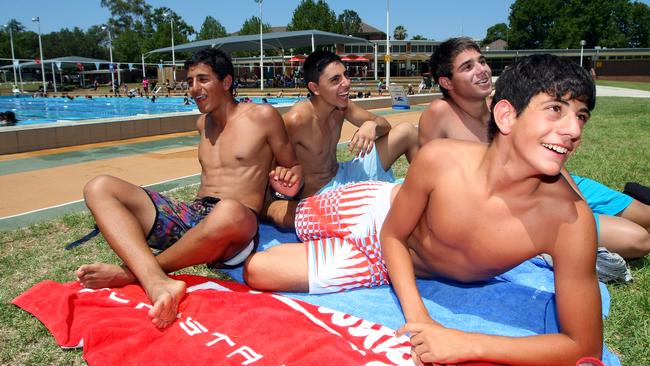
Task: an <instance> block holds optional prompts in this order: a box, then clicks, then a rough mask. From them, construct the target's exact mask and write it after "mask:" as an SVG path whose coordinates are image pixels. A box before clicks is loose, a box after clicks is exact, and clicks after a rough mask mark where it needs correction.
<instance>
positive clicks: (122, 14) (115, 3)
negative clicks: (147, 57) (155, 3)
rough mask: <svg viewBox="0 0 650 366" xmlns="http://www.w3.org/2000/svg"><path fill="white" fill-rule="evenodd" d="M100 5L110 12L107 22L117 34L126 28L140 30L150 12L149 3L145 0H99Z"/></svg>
mask: <svg viewBox="0 0 650 366" xmlns="http://www.w3.org/2000/svg"><path fill="white" fill-rule="evenodd" d="M100 5H101V6H102V7H103V8H108V10H109V11H110V12H111V18H110V19H109V20H108V24H109V25H110V26H111V28H112V30H113V31H114V32H115V33H116V34H118V35H119V34H120V33H122V32H124V31H127V30H136V31H138V32H140V31H141V30H142V26H143V24H144V22H145V19H146V17H147V16H149V15H150V14H151V5H148V4H147V2H146V0H101V1H100Z"/></svg>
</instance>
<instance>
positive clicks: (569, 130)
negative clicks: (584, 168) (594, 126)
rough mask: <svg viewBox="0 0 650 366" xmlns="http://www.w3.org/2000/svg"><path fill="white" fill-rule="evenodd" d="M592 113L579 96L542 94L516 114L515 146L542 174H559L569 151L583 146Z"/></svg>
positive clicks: (514, 128)
mask: <svg viewBox="0 0 650 366" xmlns="http://www.w3.org/2000/svg"><path fill="white" fill-rule="evenodd" d="M513 109H514V108H513ZM590 116H591V113H590V112H589V109H588V108H587V106H586V104H585V103H584V102H582V101H580V100H578V99H569V96H568V95H566V96H564V97H562V98H556V97H555V96H551V95H549V94H546V93H539V94H537V95H535V96H534V97H532V98H531V99H530V102H529V103H528V106H527V107H526V108H525V109H524V110H523V111H522V112H521V113H520V115H519V116H516V117H515V123H514V124H513V125H512V134H513V140H514V146H515V148H516V149H517V150H518V151H520V152H521V155H522V158H523V159H524V160H526V161H528V163H529V164H530V165H531V166H533V167H536V168H537V170H539V171H540V172H541V173H542V174H544V175H551V176H552V175H557V174H559V172H560V169H561V168H562V166H563V165H564V163H565V162H566V160H567V158H568V157H569V154H571V152H573V151H575V150H576V149H577V148H578V146H579V145H580V141H581V137H582V129H583V127H584V125H585V123H587V121H588V120H589V117H590Z"/></svg>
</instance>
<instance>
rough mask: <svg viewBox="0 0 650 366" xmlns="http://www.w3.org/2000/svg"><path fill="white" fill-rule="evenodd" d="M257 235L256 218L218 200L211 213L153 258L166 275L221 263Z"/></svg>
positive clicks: (239, 206) (227, 201) (244, 209)
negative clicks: (195, 266)
mask: <svg viewBox="0 0 650 366" xmlns="http://www.w3.org/2000/svg"><path fill="white" fill-rule="evenodd" d="M256 234H257V216H256V215H255V213H254V212H253V211H252V210H251V209H250V208H248V207H247V206H244V205H243V204H242V203H240V202H239V201H235V200H231V199H223V200H220V201H219V202H218V203H217V204H215V205H214V207H213V208H212V211H211V212H210V213H209V214H208V215H207V216H206V217H205V218H204V219H203V220H201V222H199V223H198V224H197V225H196V226H194V227H193V228H192V229H190V230H188V231H187V233H185V234H184V235H183V236H182V237H181V238H180V239H179V240H178V241H177V242H176V243H175V244H174V245H172V246H171V247H169V248H167V249H165V250H164V251H163V252H162V253H160V254H159V255H158V256H157V257H156V259H157V260H158V263H159V264H160V267H161V268H162V269H163V270H164V271H165V272H166V273H170V272H174V271H177V270H179V269H182V268H186V267H190V266H193V265H196V264H204V263H212V262H223V261H227V260H228V259H230V258H232V257H234V256H236V255H237V254H238V253H239V252H241V251H242V250H244V249H245V248H246V247H248V245H249V244H250V243H251V241H252V240H253V239H254V237H255V235H256Z"/></svg>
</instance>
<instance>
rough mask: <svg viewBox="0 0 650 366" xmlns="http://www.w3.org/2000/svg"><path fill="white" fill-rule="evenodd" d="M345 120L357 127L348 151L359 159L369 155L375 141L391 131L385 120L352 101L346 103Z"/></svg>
mask: <svg viewBox="0 0 650 366" xmlns="http://www.w3.org/2000/svg"><path fill="white" fill-rule="evenodd" d="M345 119H347V120H348V121H349V122H350V123H352V124H353V125H355V126H357V127H359V129H358V130H357V132H355V133H354V136H352V139H351V140H350V143H349V145H348V149H349V151H350V152H351V153H354V154H355V155H356V156H360V157H363V156H365V155H366V154H368V153H370V151H372V147H373V146H374V144H375V140H376V139H378V138H379V137H382V136H384V135H385V134H387V133H388V131H390V129H391V126H390V123H388V121H387V120H386V118H384V117H380V116H378V115H376V114H373V113H370V112H368V111H367V110H365V109H363V108H361V107H359V106H358V105H356V104H355V103H354V102H352V101H349V102H348V107H347V108H346V109H345Z"/></svg>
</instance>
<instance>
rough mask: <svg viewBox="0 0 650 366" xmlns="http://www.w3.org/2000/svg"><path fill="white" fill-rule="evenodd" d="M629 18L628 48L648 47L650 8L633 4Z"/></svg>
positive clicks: (649, 44) (649, 38)
mask: <svg viewBox="0 0 650 366" xmlns="http://www.w3.org/2000/svg"><path fill="white" fill-rule="evenodd" d="M630 18H631V19H630V28H629V44H630V47H642V48H648V47H650V7H648V5H646V4H643V3H639V2H637V3H633V4H632V7H631V9H630Z"/></svg>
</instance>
